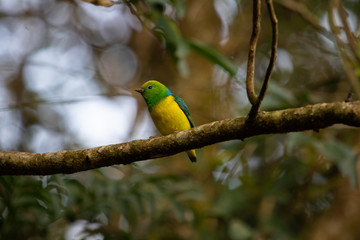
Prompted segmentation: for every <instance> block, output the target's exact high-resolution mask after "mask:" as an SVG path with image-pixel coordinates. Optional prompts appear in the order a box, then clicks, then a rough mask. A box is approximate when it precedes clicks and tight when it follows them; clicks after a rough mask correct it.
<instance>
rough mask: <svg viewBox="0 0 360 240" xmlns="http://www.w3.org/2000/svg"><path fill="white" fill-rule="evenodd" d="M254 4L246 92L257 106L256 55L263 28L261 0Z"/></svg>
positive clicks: (251, 101)
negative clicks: (255, 82)
mask: <svg viewBox="0 0 360 240" xmlns="http://www.w3.org/2000/svg"><path fill="white" fill-rule="evenodd" d="M253 2H254V4H253V29H252V33H251V38H250V49H249V55H248V65H247V73H246V92H247V96H248V99H249V101H250V103H251V105H255V104H256V100H257V96H256V94H255V87H254V76H255V53H256V46H257V41H258V39H259V35H260V28H261V0H253Z"/></svg>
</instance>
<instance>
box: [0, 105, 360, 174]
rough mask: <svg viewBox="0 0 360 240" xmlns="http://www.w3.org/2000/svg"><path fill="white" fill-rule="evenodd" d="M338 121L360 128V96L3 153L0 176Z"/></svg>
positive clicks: (131, 158) (84, 166)
mask: <svg viewBox="0 0 360 240" xmlns="http://www.w3.org/2000/svg"><path fill="white" fill-rule="evenodd" d="M333 124H344V125H348V126H353V127H360V101H356V102H337V103H320V104H315V105H309V106H305V107H300V108H292V109H285V110H278V111H271V112H266V111H260V112H259V113H258V114H257V115H256V117H255V118H252V119H251V121H248V120H247V117H238V118H233V119H225V120H221V121H215V122H211V123H208V124H204V125H201V126H198V127H195V128H192V129H189V130H186V131H182V132H178V133H174V134H171V135H167V136H163V137H156V138H151V139H144V140H135V141H130V142H126V143H121V144H115V145H108V146H101V147H95V148H89V149H82V150H69V151H66V150H63V151H59V152H53V153H26V152H0V175H51V174H56V173H75V172H80V171H86V170H90V169H94V168H99V167H105V166H111V165H115V164H130V163H133V162H136V161H142V160H147V159H152V158H160V157H165V156H170V155H174V154H176V153H180V152H183V151H186V150H189V149H194V148H201V147H204V146H207V145H211V144H215V143H219V142H224V141H229V140H235V139H245V138H248V137H252V136H256V135H263V134H276V133H287V132H295V131H305V130H319V129H323V128H327V127H330V126H331V125H333ZM200 161H201V159H200Z"/></svg>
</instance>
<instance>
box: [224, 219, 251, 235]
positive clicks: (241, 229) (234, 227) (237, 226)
mask: <svg viewBox="0 0 360 240" xmlns="http://www.w3.org/2000/svg"><path fill="white" fill-rule="evenodd" d="M229 236H230V238H231V239H234V240H244V239H251V238H252V237H253V236H254V233H253V231H252V229H251V228H250V227H249V226H248V225H247V224H246V223H244V222H243V221H241V220H239V219H234V220H232V221H231V222H230V226H229Z"/></svg>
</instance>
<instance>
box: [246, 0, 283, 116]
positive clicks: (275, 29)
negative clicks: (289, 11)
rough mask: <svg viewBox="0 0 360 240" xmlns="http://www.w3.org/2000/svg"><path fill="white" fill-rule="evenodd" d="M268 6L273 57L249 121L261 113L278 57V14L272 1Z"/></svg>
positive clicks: (267, 2) (269, 1)
mask: <svg viewBox="0 0 360 240" xmlns="http://www.w3.org/2000/svg"><path fill="white" fill-rule="evenodd" d="M266 5H267V7H268V11H269V16H270V20H271V27H272V42H271V56H270V60H269V65H268V68H267V69H266V74H265V77H264V81H263V84H262V87H261V90H260V93H259V96H258V97H257V99H256V103H255V104H253V105H252V107H251V110H250V113H249V119H251V118H253V117H254V116H255V115H256V114H257V112H258V111H259V108H260V105H261V103H262V101H263V100H264V97H265V93H266V90H267V88H268V85H269V81H270V77H271V73H272V70H273V68H274V66H275V61H276V57H277V45H278V38H279V34H278V20H277V18H276V13H275V9H274V5H273V1H272V0H266Z"/></svg>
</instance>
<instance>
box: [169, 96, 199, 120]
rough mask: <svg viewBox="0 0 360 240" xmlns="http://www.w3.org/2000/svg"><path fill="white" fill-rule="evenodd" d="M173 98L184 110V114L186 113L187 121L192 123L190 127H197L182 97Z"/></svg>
mask: <svg viewBox="0 0 360 240" xmlns="http://www.w3.org/2000/svg"><path fill="white" fill-rule="evenodd" d="M173 97H174V99H175V102H176V103H177V104H178V105H179V107H180V108H181V110H183V112H184V113H185V115H186V117H187V119H188V120H189V122H190V126H191V127H195V124H194V120H193V119H192V116H191V114H190V111H189V108H188V106H187V105H186V103H185V102H184V100H182V99H181V98H180V97H178V96H176V95H174V94H173Z"/></svg>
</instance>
